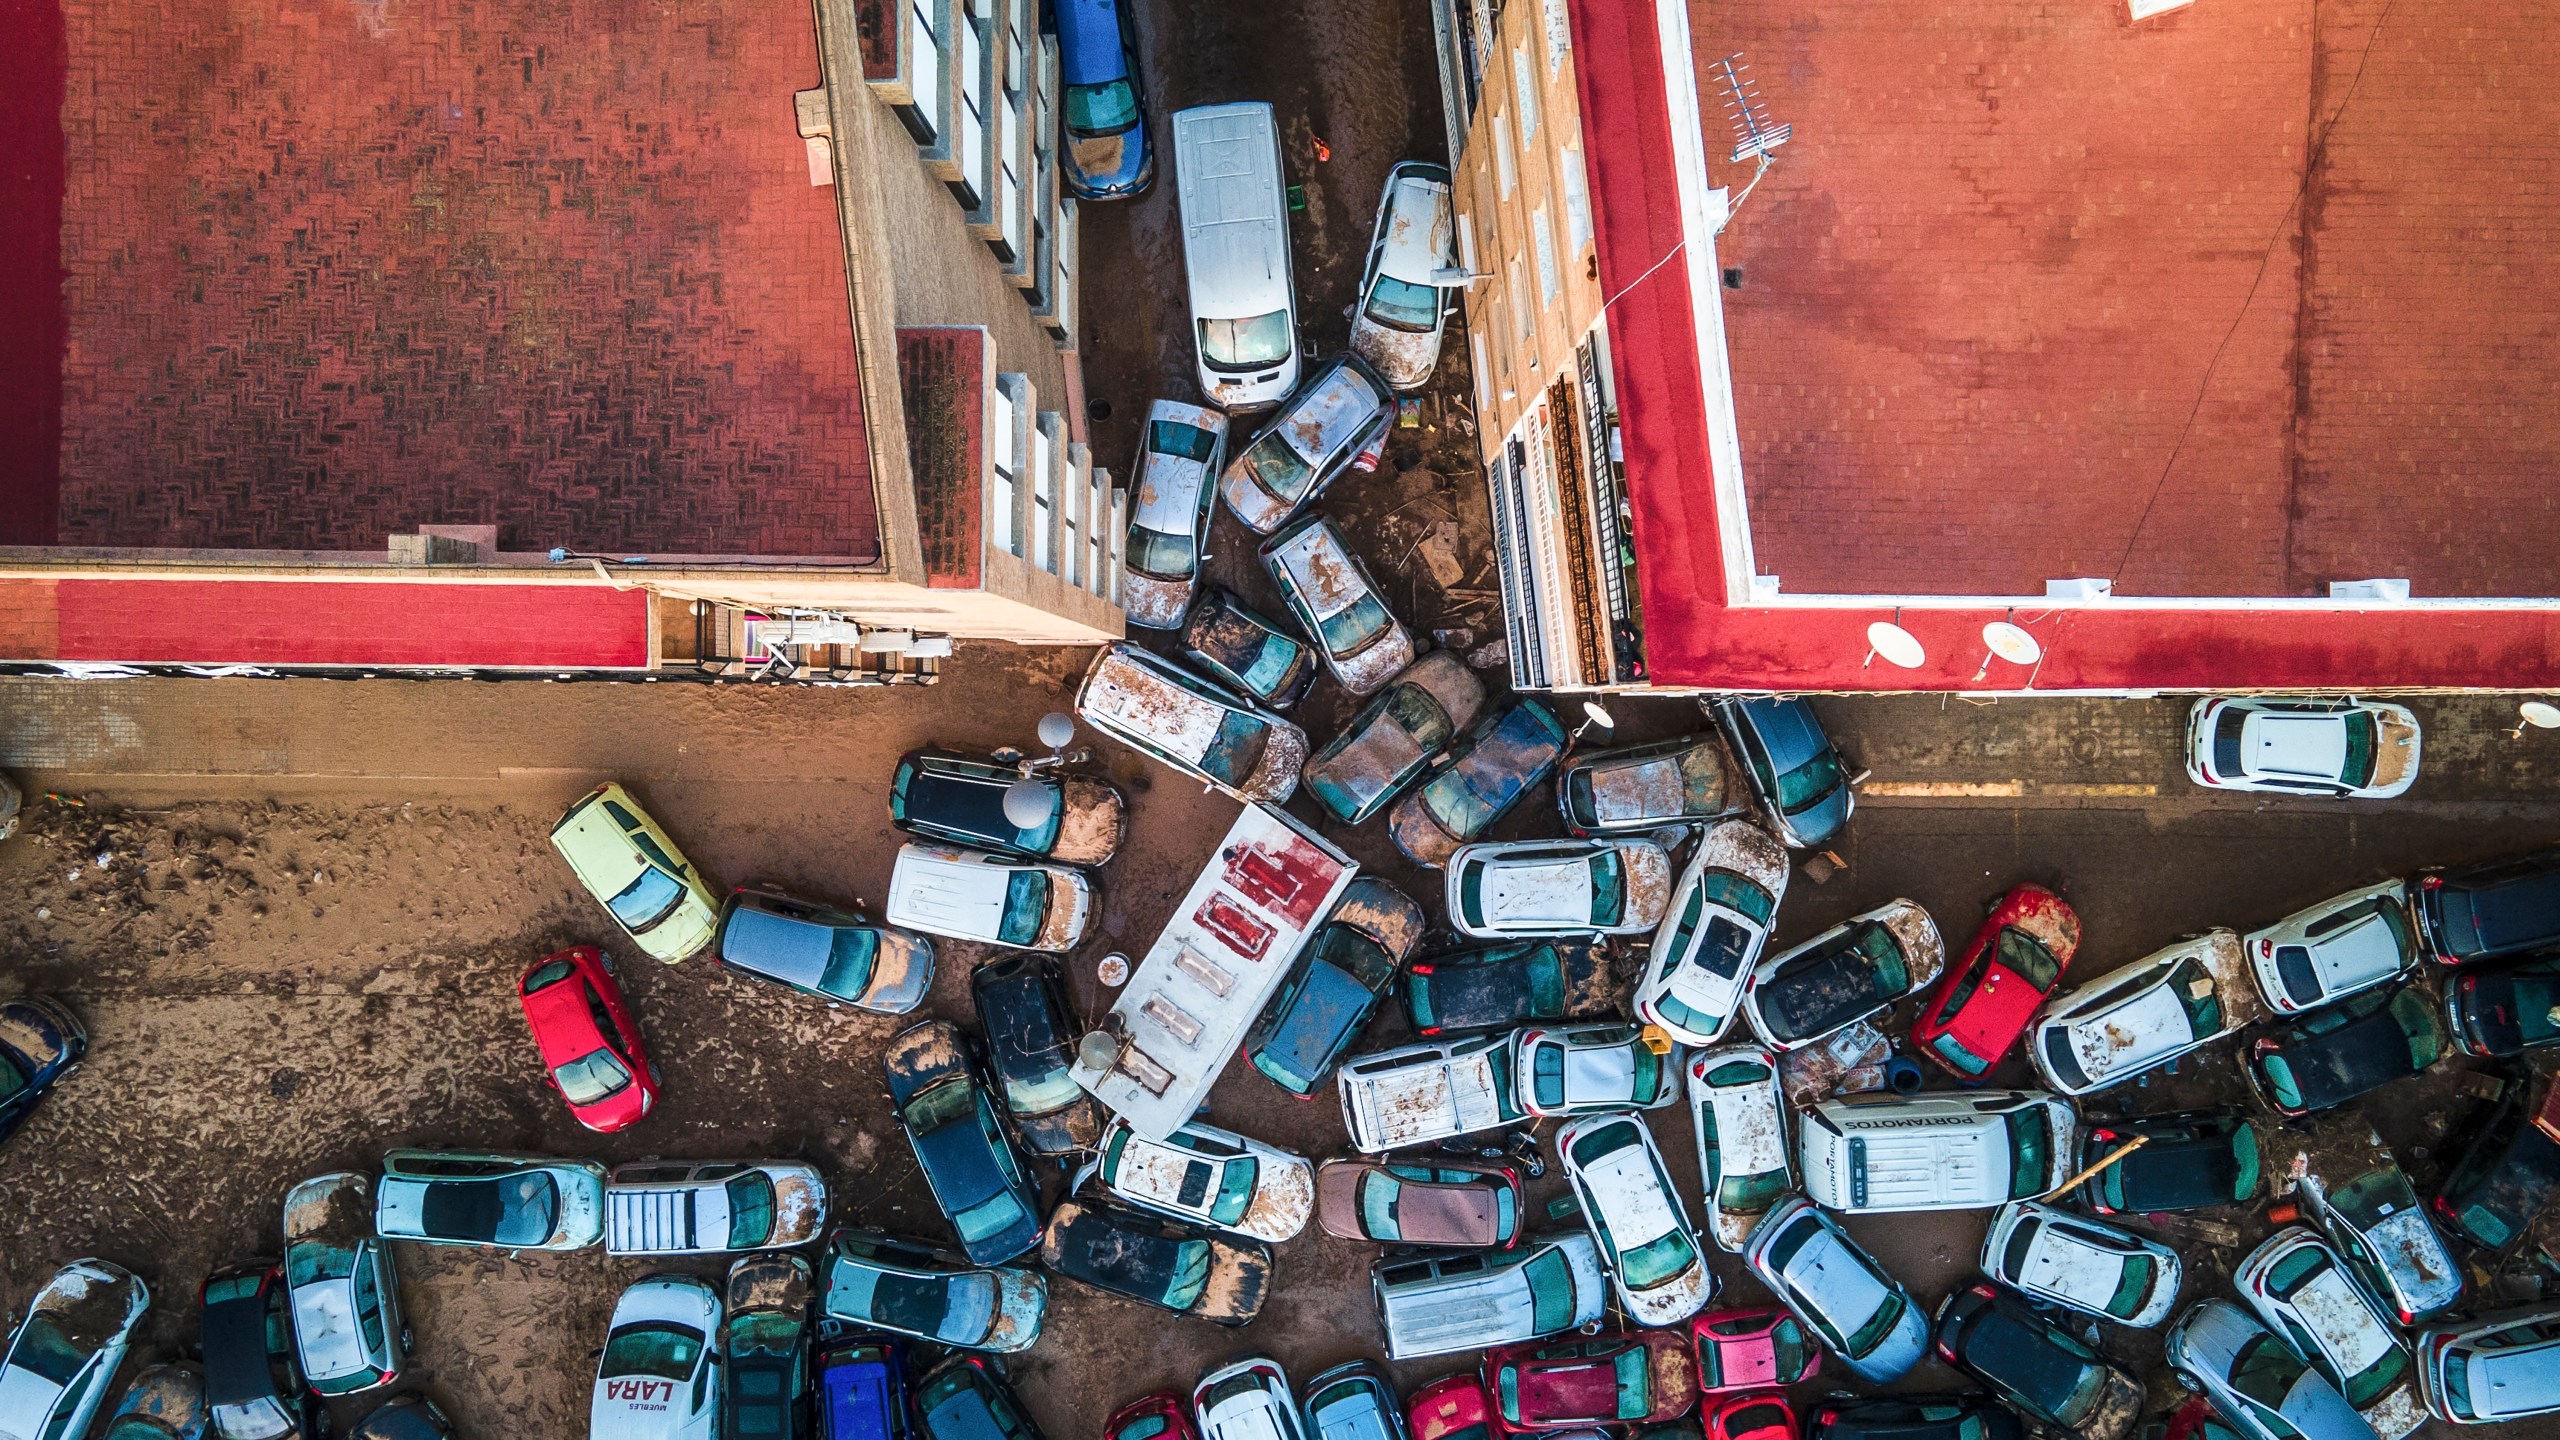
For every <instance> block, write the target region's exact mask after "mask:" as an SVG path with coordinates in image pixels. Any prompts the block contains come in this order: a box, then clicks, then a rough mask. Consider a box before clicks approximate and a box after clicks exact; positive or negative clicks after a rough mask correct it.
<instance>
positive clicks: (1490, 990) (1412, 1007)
mask: <svg viewBox="0 0 2560 1440" xmlns="http://www.w3.org/2000/svg"><path fill="white" fill-rule="evenodd" d="M1616 1001H1617V988H1616V986H1615V985H1614V984H1612V983H1611V981H1610V976H1609V957H1608V955H1607V954H1606V953H1605V952H1603V951H1601V950H1600V949H1598V948H1597V947H1595V946H1592V945H1588V944H1583V943H1577V942H1574V941H1566V940H1514V941H1510V942H1507V943H1504V944H1497V945H1479V946H1476V947H1475V948H1473V949H1469V950H1450V951H1444V952H1442V953H1440V954H1437V955H1432V956H1429V957H1427V958H1425V959H1421V960H1417V961H1415V962H1413V964H1412V965H1410V966H1408V967H1406V969H1405V976H1404V1008H1405V1017H1406V1018H1407V1019H1409V1020H1411V1021H1412V1022H1413V1029H1414V1033H1415V1034H1418V1035H1442V1034H1448V1033H1451V1032H1455V1031H1465V1030H1505V1029H1509V1028H1511V1027H1512V1026H1515V1025H1524V1024H1533V1023H1536V1022H1538V1021H1544V1020H1567V1019H1581V1018H1584V1017H1587V1016H1593V1015H1604V1014H1607V1013H1608V1012H1609V1011H1611V1010H1613V1009H1615V1008H1616Z"/></svg>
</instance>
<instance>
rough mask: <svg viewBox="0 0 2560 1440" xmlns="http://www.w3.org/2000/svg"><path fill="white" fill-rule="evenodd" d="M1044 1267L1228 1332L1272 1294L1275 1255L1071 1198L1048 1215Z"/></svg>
mask: <svg viewBox="0 0 2560 1440" xmlns="http://www.w3.org/2000/svg"><path fill="white" fill-rule="evenodd" d="M1040 1265H1041V1268H1043V1269H1045V1270H1047V1271H1049V1272H1050V1273H1051V1274H1054V1275H1063V1276H1065V1277H1067V1278H1068V1279H1070V1280H1074V1281H1076V1282H1078V1283H1080V1284H1084V1285H1090V1286H1092V1287H1093V1288H1094V1289H1096V1290H1100V1291H1103V1292H1105V1293H1107V1294H1112V1295H1119V1296H1122V1297H1125V1298H1127V1299H1131V1300H1136V1301H1138V1302H1140V1303H1141V1304H1146V1305H1152V1306H1155V1307H1156V1308H1157V1309H1159V1310H1170V1311H1172V1312H1173V1313H1174V1314H1176V1315H1196V1316H1198V1317H1200V1318H1201V1319H1203V1320H1211V1321H1215V1322H1217V1323H1218V1324H1220V1325H1227V1326H1235V1325H1249V1324H1251V1323H1253V1317H1254V1316H1256V1315H1259V1314H1261V1313H1262V1302H1263V1300H1264V1299H1265V1298H1266V1297H1267V1296H1268V1294H1269V1292H1270V1287H1271V1250H1270V1247H1269V1246H1266V1245H1264V1244H1263V1243H1262V1242H1261V1241H1259V1240H1253V1239H1229V1238H1228V1237H1226V1236H1224V1235H1216V1234H1211V1233H1209V1232H1206V1231H1203V1230H1198V1229H1195V1228H1193V1227H1191V1226H1189V1225H1180V1224H1175V1223H1173V1222H1172V1221H1168V1220H1164V1219H1160V1218H1158V1217H1156V1216H1153V1215H1149V1214H1147V1213H1145V1212H1144V1211H1140V1210H1133V1209H1130V1208H1128V1207H1126V1206H1121V1205H1108V1204H1101V1205H1097V1204H1091V1203H1088V1202H1086V1201H1082V1200H1074V1199H1069V1200H1062V1201H1060V1202H1058V1208H1057V1209H1056V1210H1054V1211H1052V1212H1050V1215H1049V1223H1048V1225H1047V1227H1046V1228H1045V1229H1044V1230H1043V1231H1042V1232H1041V1236H1040Z"/></svg>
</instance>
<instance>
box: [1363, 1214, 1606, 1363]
mask: <svg viewBox="0 0 2560 1440" xmlns="http://www.w3.org/2000/svg"><path fill="white" fill-rule="evenodd" d="M1369 1281H1370V1286H1371V1288H1372V1289H1374V1290H1375V1291H1376V1292H1377V1296H1378V1318H1379V1320H1380V1321H1381V1322H1382V1323H1383V1324H1384V1326H1385V1328H1386V1332H1387V1358H1388V1359H1390V1360H1411V1359H1415V1358H1417V1357H1419V1356H1424V1355H1448V1354H1453V1353H1456V1352H1458V1351H1462V1350H1482V1349H1484V1348H1486V1347H1488V1346H1492V1345H1512V1344H1517V1343H1519V1342H1520V1341H1523V1340H1535V1339H1537V1338H1538V1337H1539V1336H1541V1335H1553V1334H1555V1333H1556V1332H1558V1331H1560V1330H1570V1329H1572V1328H1574V1327H1575V1326H1577V1325H1588V1324H1590V1323H1592V1322H1593V1321H1596V1320H1598V1319H1599V1318H1600V1316H1601V1314H1602V1312H1603V1311H1604V1310H1605V1309H1606V1308H1607V1306H1608V1301H1609V1279H1608V1277H1607V1276H1606V1275H1605V1274H1603V1273H1602V1272H1601V1269H1600V1247H1599V1246H1597V1245H1595V1244H1594V1243H1592V1239H1591V1237H1590V1236H1589V1235H1588V1234H1586V1233H1583V1232H1581V1231H1576V1232H1574V1233H1572V1234H1569V1235H1533V1236H1531V1237H1530V1238H1529V1240H1528V1241H1527V1242H1526V1243H1525V1244H1523V1245H1522V1246H1521V1247H1520V1248H1519V1249H1517V1250H1514V1251H1512V1252H1511V1253H1509V1254H1507V1255H1506V1254H1500V1253H1497V1252H1492V1251H1474V1252H1467V1253H1461V1254H1455V1255H1442V1256H1434V1257H1429V1258H1415V1259H1404V1258H1401V1257H1397V1258H1391V1259H1386V1260H1381V1261H1379V1262H1378V1263H1377V1264H1375V1265H1374V1266H1372V1267H1370V1270H1369Z"/></svg>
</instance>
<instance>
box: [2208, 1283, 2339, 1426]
mask: <svg viewBox="0 0 2560 1440" xmlns="http://www.w3.org/2000/svg"><path fill="white" fill-rule="evenodd" d="M2161 1348H2162V1349H2163V1350H2165V1351H2166V1352H2167V1355H2168V1360H2169V1368H2170V1369H2171V1370H2173V1371H2175V1372H2177V1376H2178V1378H2179V1379H2180V1380H2183V1381H2185V1382H2186V1385H2187V1388H2188V1389H2190V1390H2193V1391H2196V1392H2197V1393H2199V1394H2201V1395H2203V1396H2204V1397H2205V1399H2207V1400H2210V1401H2212V1402H2213V1408H2214V1410H2215V1412H2216V1413H2218V1414H2220V1415H2221V1417H2222V1418H2223V1419H2224V1420H2225V1421H2227V1422H2229V1424H2230V1425H2231V1427H2232V1428H2233V1429H2236V1430H2238V1431H2239V1432H2240V1433H2241V1434H2242V1435H2243V1436H2245V1437H2247V1440H2373V1427H2372V1426H2370V1425H2367V1424H2365V1423H2364V1417H2363V1416H2361V1415H2358V1414H2357V1413H2356V1411H2355V1407H2354V1406H2352V1405H2349V1404H2348V1403H2347V1402H2346V1398H2345V1397H2344V1396H2342V1395H2340V1394H2339V1393H2338V1391H2337V1387H2336V1386H2333V1385H2331V1384H2330V1383H2329V1382H2328V1380H2326V1379H2325V1378H2323V1377H2322V1376H2321V1374H2320V1372H2319V1371H2317V1370H2314V1369H2312V1368H2311V1366H2310V1365H2309V1364H2307V1363H2305V1362H2304V1360H2303V1359H2302V1357H2301V1356H2299V1355H2296V1354H2294V1353H2293V1348H2292V1347H2291V1346H2289V1345H2287V1344H2286V1343H2285V1342H2284V1340H2283V1339H2282V1338H2281V1337H2279V1336H2277V1335H2276V1334H2275V1333H2274V1332H2272V1331H2270V1330H2268V1329H2267V1328H2266V1327H2265V1326H2263V1325H2260V1324H2259V1323H2258V1322H2257V1321H2255V1320H2253V1319H2251V1318H2249V1313H2248V1312H2247V1311H2245V1310H2243V1309H2241V1308H2240V1307H2239V1306H2237V1305H2234V1304H2232V1303H2231V1302H2230V1301H2228V1300H2199V1301H2197V1302H2196V1303H2195V1304H2194V1305H2192V1306H2190V1307H2188V1309H2187V1313H2185V1314H2184V1315H2181V1316H2179V1317H2178V1322H2177V1323H2176V1324H2174V1325H2172V1326H2170V1327H2169V1334H2168V1338H2167V1340H2166V1341H2165V1342H2164V1343H2163V1345H2162V1347H2161Z"/></svg>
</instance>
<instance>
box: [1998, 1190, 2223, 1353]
mask: <svg viewBox="0 0 2560 1440" xmlns="http://www.w3.org/2000/svg"><path fill="white" fill-rule="evenodd" d="M1982 1273H1983V1274H1985V1275H1988V1276H1990V1277H1991V1278H1992V1279H1994V1280H1997V1281H1999V1282H2000V1283H2001V1284H2003V1285H2006V1286H2008V1287H2009V1288H2010V1289H2012V1290H2015V1291H2017V1292H2018V1293H2019V1294H2021V1295H2024V1296H2026V1297H2027V1298H2028V1299H2030V1300H2041V1301H2043V1302H2045V1303H2046V1304H2049V1305H2059V1306H2061V1307H2062V1308H2064V1309H2066V1310H2077V1311H2079V1312H2080V1313H2081V1314H2083V1315H2096V1316H2099V1317H2101V1318H2103V1319H2108V1320H2113V1321H2115V1322H2116V1323H2117V1324H2119V1325H2131V1326H2133V1327H2135V1328H2136V1329H2147V1328H2149V1327H2150V1326H2153V1325H2157V1324H2159V1323H2160V1322H2161V1321H2163V1320H2166V1319H2168V1318H2169V1311H2170V1310H2171V1308H2173V1307H2174V1306H2175V1305H2176V1304H2177V1303H2178V1280H2179V1277H2180V1276H2181V1275H2182V1274H2184V1273H2185V1272H2184V1267H2183V1266H2182V1265H2181V1264H2180V1263H2179V1260H2178V1256H2177V1252H2175V1251H2173V1250H2171V1249H2170V1248H2169V1247H2167V1246H2166V1245H2162V1244H2160V1243H2159V1242H2157V1241H2154V1240H2145V1239H2143V1238H2142V1237H2141V1236H2139V1235H2136V1234H2134V1233H2133V1232H2131V1231H2129V1230H2120V1229H2118V1228H2116V1227H2115V1226H2113V1225H2105V1224H2101V1223H2099V1222H2098V1221H2095V1220H2092V1219H2089V1218H2088V1217H2087V1216H2085V1215H2075V1214H2073V1213H2071V1212H2070V1211H2068V1210H2057V1209H2055V1208H2054V1207H2052V1206H2050V1205H2045V1204H2040V1203H2038V1202H2036V1201H2033V1200H2013V1201H2011V1202H2010V1203H2008V1204H2006V1205H2003V1206H2001V1207H2000V1210H1999V1212H1998V1213H1997V1214H1995V1215H1993V1216H1992V1217H1991V1230H1990V1233H1988V1234H1987V1235H1985V1236H1984V1237H1983V1240H1982Z"/></svg>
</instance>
